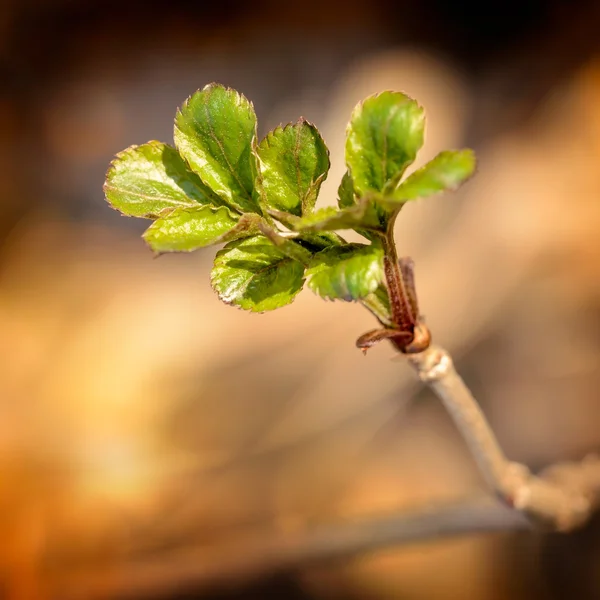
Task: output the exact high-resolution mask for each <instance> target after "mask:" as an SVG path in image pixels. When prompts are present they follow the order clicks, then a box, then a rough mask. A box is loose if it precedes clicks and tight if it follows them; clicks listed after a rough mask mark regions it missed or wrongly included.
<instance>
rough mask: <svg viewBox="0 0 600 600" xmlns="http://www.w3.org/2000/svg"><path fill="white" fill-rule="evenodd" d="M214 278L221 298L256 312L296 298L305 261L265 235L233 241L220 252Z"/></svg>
mask: <svg viewBox="0 0 600 600" xmlns="http://www.w3.org/2000/svg"><path fill="white" fill-rule="evenodd" d="M211 282H212V286H213V288H214V289H215V291H216V292H217V293H218V294H219V297H220V298H221V300H223V301H224V302H226V303H227V304H234V305H235V306H239V307H240V308H243V309H246V310H251V311H254V312H263V311H266V310H274V309H276V308H280V307H281V306H285V305H286V304H289V303H290V302H292V301H293V299H294V297H295V296H296V294H297V293H298V292H299V291H300V290H301V289H302V286H303V284H304V265H302V264H301V263H299V262H298V261H296V260H294V259H292V258H289V257H288V256H286V255H285V254H283V253H282V252H281V251H280V250H279V249H277V248H276V247H275V246H274V245H273V244H272V243H271V242H270V241H269V240H268V239H267V238H265V237H264V236H262V235H259V236H255V237H250V238H246V239H243V240H237V241H235V242H230V243H229V244H227V245H226V246H225V247H224V248H223V249H222V250H220V251H219V252H218V253H217V256H216V258H215V265H214V267H213V270H212V273H211Z"/></svg>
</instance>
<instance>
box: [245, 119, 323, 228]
mask: <svg viewBox="0 0 600 600" xmlns="http://www.w3.org/2000/svg"><path fill="white" fill-rule="evenodd" d="M256 155H257V156H258V161H259V169H260V185H261V186H262V189H263V191H264V196H263V198H264V201H265V204H266V205H267V207H269V208H274V209H276V210H281V211H285V212H288V213H291V214H293V215H296V216H298V217H299V216H301V215H303V214H308V213H310V212H312V210H313V208H314V206H315V202H316V201H317V196H318V194H319V189H320V188H321V183H323V181H324V180H325V178H326V177H327V172H328V171H329V151H328V150H327V146H326V145H325V142H324V141H323V138H322V137H321V135H320V134H319V131H318V129H317V128H316V127H315V126H314V125H312V124H310V123H308V122H307V121H305V120H304V119H300V120H299V121H298V122H297V123H295V124H290V125H286V126H285V127H283V128H281V127H277V128H276V129H274V130H273V131H271V132H269V133H268V134H267V136H266V137H265V138H264V139H263V140H262V141H261V143H260V144H259V145H258V146H257V148H256Z"/></svg>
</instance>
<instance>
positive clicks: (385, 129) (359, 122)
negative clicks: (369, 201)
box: [346, 92, 425, 196]
mask: <svg viewBox="0 0 600 600" xmlns="http://www.w3.org/2000/svg"><path fill="white" fill-rule="evenodd" d="M424 128H425V119H424V114H423V109H422V108H421V107H420V106H419V105H418V104H417V103H416V102H415V101H414V100H413V99H412V98H409V97H408V96H405V95H404V94H401V93H400V92H383V93H381V94H377V95H375V96H370V97H369V98H367V99H366V100H365V101H364V102H362V103H361V104H358V105H357V106H356V108H355V109H354V112H353V113H352V117H351V120H350V124H349V125H348V131H347V137H346V164H347V165H348V169H349V170H350V172H351V174H352V178H353V180H354V189H355V190H356V192H357V194H358V195H359V196H364V195H365V194H366V193H367V192H373V191H375V192H384V193H385V192H388V191H389V190H391V189H393V188H394V187H395V186H396V184H397V183H398V181H400V178H401V177H402V174H403V173H404V171H405V169H406V167H408V165H410V164H411V163H412V162H413V161H414V160H415V157H416V155H417V152H418V150H419V148H421V146H422V145H423V134H424Z"/></svg>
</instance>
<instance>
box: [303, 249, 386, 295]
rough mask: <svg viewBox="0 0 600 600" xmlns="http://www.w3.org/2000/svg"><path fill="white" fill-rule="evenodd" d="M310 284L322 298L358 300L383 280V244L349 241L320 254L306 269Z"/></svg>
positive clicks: (373, 289)
mask: <svg viewBox="0 0 600 600" xmlns="http://www.w3.org/2000/svg"><path fill="white" fill-rule="evenodd" d="M306 276H307V281H308V287H309V288H310V289H311V290H312V291H313V292H315V294H318V295H319V296H321V297H322V298H329V299H331V300H337V299H340V300H345V301H346V302H350V301H352V300H359V299H361V298H365V297H366V296H368V295H369V294H371V293H373V292H375V290H377V287H378V286H379V284H380V283H381V282H382V281H383V279H384V272H383V250H382V248H381V246H378V245H374V244H372V245H370V246H365V245H362V244H347V245H345V246H333V247H331V248H327V249H326V250H323V251H322V252H319V253H318V254H315V256H314V257H313V260H312V262H311V264H310V266H309V268H308V269H307V271H306Z"/></svg>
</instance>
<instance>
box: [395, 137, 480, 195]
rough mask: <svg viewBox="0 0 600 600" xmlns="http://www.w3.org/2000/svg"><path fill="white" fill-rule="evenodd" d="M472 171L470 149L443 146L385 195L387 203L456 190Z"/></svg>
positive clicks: (472, 156)
mask: <svg viewBox="0 0 600 600" xmlns="http://www.w3.org/2000/svg"><path fill="white" fill-rule="evenodd" d="M474 171H475V153H474V152H473V150H469V149H465V150H446V151H445V152H440V153H439V154H438V155H437V156H436V157H435V158H434V159H433V160H431V161H429V162H428V163H427V164H426V165H425V166H423V167H421V168H420V169H419V170H417V171H415V172H414V173H412V175H410V176H409V177H407V178H406V179H405V180H404V181H403V182H402V183H401V184H400V185H399V186H398V187H397V188H396V189H395V190H394V192H393V193H392V194H391V195H390V196H388V197H386V198H385V199H384V203H385V204H387V205H401V204H403V203H404V202H406V201H408V200H415V199H416V198H424V197H425V196H431V195H433V194H437V193H439V192H445V191H447V190H455V189H456V188H458V187H459V186H460V185H461V184H462V183H464V182H465V181H466V180H467V179H468V178H469V177H471V175H473V172H474Z"/></svg>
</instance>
